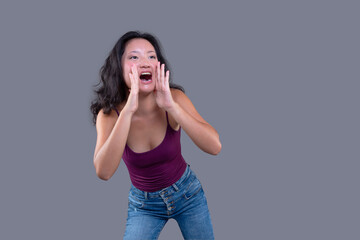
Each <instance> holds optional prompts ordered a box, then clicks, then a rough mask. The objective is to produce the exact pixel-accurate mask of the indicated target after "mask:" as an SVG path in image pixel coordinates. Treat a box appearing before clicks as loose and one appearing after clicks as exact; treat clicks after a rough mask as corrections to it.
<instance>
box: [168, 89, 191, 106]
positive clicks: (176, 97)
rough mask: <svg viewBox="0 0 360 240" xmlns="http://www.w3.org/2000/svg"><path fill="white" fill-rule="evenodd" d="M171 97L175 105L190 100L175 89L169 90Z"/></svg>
mask: <svg viewBox="0 0 360 240" xmlns="http://www.w3.org/2000/svg"><path fill="white" fill-rule="evenodd" d="M171 96H172V97H173V99H174V101H175V102H177V103H178V102H181V101H182V100H186V99H188V100H190V99H189V98H188V97H187V96H186V94H185V93H184V92H183V91H181V90H179V89H176V88H172V89H171Z"/></svg>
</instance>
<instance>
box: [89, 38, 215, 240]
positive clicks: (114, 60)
mask: <svg viewBox="0 0 360 240" xmlns="http://www.w3.org/2000/svg"><path fill="white" fill-rule="evenodd" d="M100 75H101V82H100V87H99V89H98V90H96V94H97V98H96V99H95V101H93V103H92V105H91V111H92V113H93V115H94V123H95V124H96V130H97V140H96V147H95V152H94V166H95V169H96V174H97V176H98V177H99V178H100V179H103V180H108V179H110V178H111V176H112V175H113V174H114V173H115V171H116V169H117V168H118V166H119V163H120V160H121V158H122V159H123V160H124V162H125V164H126V166H127V168H128V170H129V175H130V178H131V183H132V184H131V189H130V193H129V207H128V218H127V224H126V231H125V236H124V239H157V238H158V236H159V234H160V232H161V230H162V228H163V227H164V225H165V223H166V222H167V221H168V220H169V219H170V218H173V219H175V220H176V221H177V222H178V224H179V226H180V229H181V232H182V234H183V237H184V238H185V239H213V238H214V236H213V229H212V224H211V219H210V214H209V210H208V207H207V202H206V198H205V195H204V192H203V189H202V187H201V184H200V182H199V180H198V179H197V178H196V175H195V174H194V173H193V171H192V170H191V169H190V167H189V165H188V164H186V162H185V160H184V159H183V157H182V155H181V147H180V130H181V128H182V129H183V130H184V131H185V132H186V133H187V134H188V135H189V137H190V138H191V139H192V141H193V142H194V143H195V144H196V145H197V146H198V147H199V148H200V149H201V150H203V151H205V152H207V153H209V154H213V155H216V154H218V153H219V152H220V150H221V143H220V140H219V135H218V133H217V132H216V130H215V129H214V128H213V127H212V126H211V125H210V124H208V123H207V122H206V121H205V120H204V119H203V118H202V117H201V116H200V115H199V113H198V112H197V111H196V109H195V107H194V106H193V104H192V103H191V101H190V100H189V98H188V97H187V96H186V95H185V94H184V92H183V89H182V88H181V87H180V86H177V85H175V84H173V83H171V81H170V73H169V70H168V66H167V63H166V60H165V58H164V57H163V55H162V53H161V49H160V45H159V43H158V41H157V40H156V38H155V37H154V36H152V35H150V34H147V33H145V34H144V33H139V32H133V31H132V32H128V33H126V34H124V35H123V36H122V37H121V38H120V39H119V41H118V42H117V43H116V45H115V47H114V48H113V50H112V51H111V53H110V55H109V57H108V58H107V59H106V61H105V64H104V66H103V67H102V68H101V71H100Z"/></svg>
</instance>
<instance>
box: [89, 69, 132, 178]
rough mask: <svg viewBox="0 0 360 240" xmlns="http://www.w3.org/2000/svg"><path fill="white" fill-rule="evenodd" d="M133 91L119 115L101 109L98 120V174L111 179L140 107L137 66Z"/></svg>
mask: <svg viewBox="0 0 360 240" xmlns="http://www.w3.org/2000/svg"><path fill="white" fill-rule="evenodd" d="M130 79H131V92H130V94H129V97H128V99H127V102H126V104H125V106H124V108H123V109H122V110H121V112H120V115H119V117H118V118H117V119H116V117H117V115H115V113H114V112H112V114H110V115H105V114H104V113H103V111H102V110H101V111H100V112H99V114H98V116H97V120H96V131H97V140H96V147H95V152H94V166H95V169H96V174H97V176H98V177H99V178H101V179H103V180H109V179H110V178H111V177H112V176H113V175H114V173H115V172H116V169H117V168H118V167H119V164H120V160H121V158H122V155H123V152H124V148H125V144H126V141H127V138H128V135H129V130H130V125H131V119H132V116H133V114H134V112H135V111H136V110H137V108H138V93H139V79H138V73H137V70H136V67H133V69H132V72H131V73H130Z"/></svg>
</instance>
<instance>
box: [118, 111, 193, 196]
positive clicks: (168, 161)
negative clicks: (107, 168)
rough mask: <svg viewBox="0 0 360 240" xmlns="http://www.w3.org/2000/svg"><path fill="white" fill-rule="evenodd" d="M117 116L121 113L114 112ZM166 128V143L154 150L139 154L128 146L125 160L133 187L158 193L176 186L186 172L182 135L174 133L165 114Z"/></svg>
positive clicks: (125, 150)
mask: <svg viewBox="0 0 360 240" xmlns="http://www.w3.org/2000/svg"><path fill="white" fill-rule="evenodd" d="M115 110H116V112H117V114H118V115H119V112H118V111H117V109H115ZM166 121H167V128H166V134H165V137H164V139H163V141H162V142H161V143H160V145H158V146H157V147H155V148H154V149H152V150H150V151H147V152H143V153H136V152H134V151H133V150H131V148H130V147H129V146H128V145H127V144H126V145H125V148H124V153H123V157H122V158H123V160H124V162H125V164H126V166H127V168H128V171H129V175H130V179H131V182H132V184H133V185H134V186H135V187H136V188H138V189H140V190H142V191H146V192H155V191H159V190H161V189H163V188H166V187H169V186H171V185H172V184H174V183H175V182H176V181H177V180H179V179H180V177H181V176H182V175H183V173H184V172H185V170H186V166H187V164H186V162H185V160H184V158H183V156H182V155H181V145H180V132H181V128H180V129H179V130H178V131H175V130H174V129H172V127H171V126H170V124H169V119H168V113H167V112H166Z"/></svg>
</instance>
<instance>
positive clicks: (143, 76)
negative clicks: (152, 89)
mask: <svg viewBox="0 0 360 240" xmlns="http://www.w3.org/2000/svg"><path fill="white" fill-rule="evenodd" d="M151 77H152V75H151V73H150V72H144V73H141V74H140V80H142V81H145V82H147V81H150V80H151Z"/></svg>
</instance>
